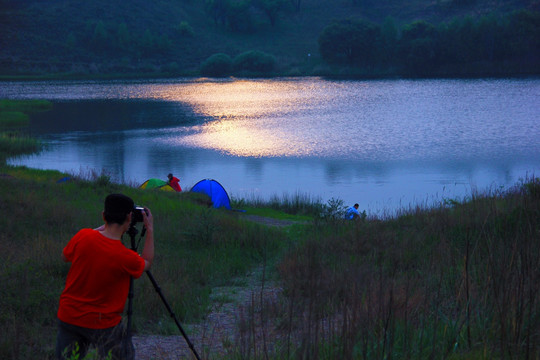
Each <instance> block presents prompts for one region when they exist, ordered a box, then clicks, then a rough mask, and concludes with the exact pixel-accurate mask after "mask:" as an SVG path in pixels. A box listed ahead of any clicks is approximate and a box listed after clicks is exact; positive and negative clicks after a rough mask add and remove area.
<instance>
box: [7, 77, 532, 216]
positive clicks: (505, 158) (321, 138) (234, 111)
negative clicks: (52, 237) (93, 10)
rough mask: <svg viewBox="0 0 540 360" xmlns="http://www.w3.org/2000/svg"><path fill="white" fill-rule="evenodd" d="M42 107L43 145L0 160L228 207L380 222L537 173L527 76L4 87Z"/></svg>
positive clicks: (35, 126)
mask: <svg viewBox="0 0 540 360" xmlns="http://www.w3.org/2000/svg"><path fill="white" fill-rule="evenodd" d="M0 97H2V98H6V97H7V98H38V99H49V100H52V101H53V103H54V108H53V110H52V111H50V112H47V113H43V114H38V115H37V116H35V117H33V118H32V133H33V135H35V136H39V137H40V138H42V139H43V140H44V141H45V142H46V143H47V144H48V147H47V149H46V150H45V151H43V152H42V153H40V154H37V155H32V156H28V157H21V158H17V159H12V160H11V161H10V163H11V164H16V165H26V166H29V167H35V168H47V169H58V170H62V171H69V172H72V173H79V172H81V171H82V172H85V171H88V170H89V169H95V170H97V171H98V172H100V171H102V170H103V171H105V172H106V173H108V174H110V175H111V176H112V178H113V180H115V181H120V182H127V183H130V184H140V183H142V182H143V181H145V180H146V179H148V178H161V179H165V178H166V175H167V174H168V173H169V172H172V173H174V174H175V175H176V176H178V177H179V178H180V180H181V185H182V186H183V188H184V189H186V190H189V189H190V188H191V186H192V185H194V184H195V183H196V182H197V181H199V180H201V179H205V178H213V179H216V180H218V181H219V182H220V183H221V184H222V185H223V186H224V187H225V188H226V189H227V191H228V192H229V195H231V196H232V197H236V198H240V197H247V198H251V197H256V198H262V199H269V198H270V197H271V196H274V195H278V196H282V195H284V194H285V195H289V196H294V195H296V194H298V193H300V194H309V195H310V196H311V197H312V198H320V199H321V200H322V201H327V200H328V199H331V198H338V199H342V200H344V201H345V203H346V204H347V205H348V204H352V203H355V202H358V203H359V204H360V207H361V209H366V210H367V211H368V213H375V214H380V213H385V212H393V211H395V210H396V209H398V208H400V207H408V206H409V205H414V204H417V203H420V204H427V205H429V204H431V203H433V202H436V201H440V200H442V199H444V198H458V199H461V198H464V197H467V196H469V195H470V194H471V192H472V191H475V190H479V191H484V190H486V189H499V188H501V187H508V186H511V185H514V184H515V183H516V182H518V181H519V180H520V179H523V178H526V177H530V176H532V175H534V174H535V173H536V174H537V175H538V173H540V80H538V79H519V80H515V79H514V80H494V79H480V80H478V79H475V80H380V81H340V80H325V79H321V78H300V79H292V78H291V79H288V78H287V79H271V80H265V79H258V80H241V79H225V80H213V79H175V80H163V81H159V80H157V81H156V80H152V81H104V82H99V81H71V82H66V81H59V82H3V83H0Z"/></svg>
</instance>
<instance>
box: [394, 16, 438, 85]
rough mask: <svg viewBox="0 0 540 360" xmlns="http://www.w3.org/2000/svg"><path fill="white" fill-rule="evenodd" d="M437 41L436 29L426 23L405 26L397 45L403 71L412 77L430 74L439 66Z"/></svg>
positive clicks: (420, 21) (417, 22)
mask: <svg viewBox="0 0 540 360" xmlns="http://www.w3.org/2000/svg"><path fill="white" fill-rule="evenodd" d="M438 40H439V39H438V32H437V29H436V28H435V26H434V25H432V24H430V23H428V22H426V21H423V20H419V21H415V22H413V23H411V24H408V25H406V26H405V27H404V28H403V31H402V36H401V39H400V43H399V45H398V46H399V51H400V54H401V59H402V61H403V65H404V66H405V70H406V71H408V72H411V73H412V74H413V75H427V74H430V73H431V72H432V71H433V70H434V69H435V68H436V67H437V66H438V65H439V63H438V62H439V60H440V49H439V41H438Z"/></svg>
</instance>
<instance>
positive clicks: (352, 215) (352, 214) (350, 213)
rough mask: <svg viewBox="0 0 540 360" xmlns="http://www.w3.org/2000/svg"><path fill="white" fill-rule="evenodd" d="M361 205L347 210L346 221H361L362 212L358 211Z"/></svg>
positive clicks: (355, 205)
mask: <svg viewBox="0 0 540 360" xmlns="http://www.w3.org/2000/svg"><path fill="white" fill-rule="evenodd" d="M359 206H360V205H358V204H354V205H353V206H351V207H350V208H348V209H347V211H346V212H345V219H348V220H352V219H359V218H360V212H359V211H358V207H359Z"/></svg>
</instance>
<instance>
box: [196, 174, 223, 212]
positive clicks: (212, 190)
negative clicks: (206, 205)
mask: <svg viewBox="0 0 540 360" xmlns="http://www.w3.org/2000/svg"><path fill="white" fill-rule="evenodd" d="M191 192H196V193H203V194H206V195H208V196H210V200H212V205H213V206H214V207H215V208H220V207H225V208H226V209H229V210H231V200H230V199H229V194H227V191H225V189H224V188H223V186H221V184H220V183H218V182H217V181H216V180H213V179H205V180H201V181H199V182H198V183H196V184H195V185H193V187H192V188H191Z"/></svg>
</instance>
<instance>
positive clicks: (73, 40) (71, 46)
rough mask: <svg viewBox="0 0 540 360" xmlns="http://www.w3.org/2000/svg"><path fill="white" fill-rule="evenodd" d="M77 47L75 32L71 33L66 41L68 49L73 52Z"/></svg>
mask: <svg viewBox="0 0 540 360" xmlns="http://www.w3.org/2000/svg"><path fill="white" fill-rule="evenodd" d="M76 45H77V38H76V37H75V34H74V33H73V32H70V33H69V34H68V36H67V39H66V46H67V48H68V49H70V50H73V49H74V48H75V46H76Z"/></svg>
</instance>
